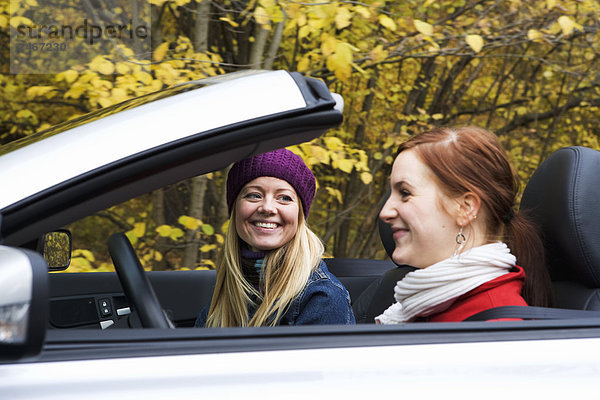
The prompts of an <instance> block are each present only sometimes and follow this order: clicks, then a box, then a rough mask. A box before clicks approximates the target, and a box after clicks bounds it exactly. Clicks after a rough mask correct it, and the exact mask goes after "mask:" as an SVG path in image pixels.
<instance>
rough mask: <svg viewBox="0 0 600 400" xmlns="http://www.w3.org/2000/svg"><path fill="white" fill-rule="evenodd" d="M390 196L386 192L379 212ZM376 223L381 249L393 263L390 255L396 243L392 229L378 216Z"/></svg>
mask: <svg viewBox="0 0 600 400" xmlns="http://www.w3.org/2000/svg"><path fill="white" fill-rule="evenodd" d="M390 194H391V193H390V191H389V190H388V192H387V193H386V195H385V197H384V198H383V201H382V202H381V207H379V209H380V210H381V209H382V208H383V205H384V204H385V202H386V201H387V199H388V198H389V197H390ZM377 221H378V226H379V238H380V239H381V243H382V244H383V247H384V248H385V251H386V253H387V254H388V256H389V257H390V258H391V259H392V261H393V260H394V259H393V258H392V253H393V252H394V250H395V249H396V243H394V237H393V235H394V233H393V232H392V228H391V227H390V225H389V224H386V223H385V222H383V221H382V220H381V218H379V216H377ZM394 264H395V263H394Z"/></svg>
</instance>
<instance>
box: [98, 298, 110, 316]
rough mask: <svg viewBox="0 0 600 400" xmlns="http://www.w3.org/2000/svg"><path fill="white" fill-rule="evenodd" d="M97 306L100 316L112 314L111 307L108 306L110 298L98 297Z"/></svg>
mask: <svg viewBox="0 0 600 400" xmlns="http://www.w3.org/2000/svg"><path fill="white" fill-rule="evenodd" d="M98 306H99V307H100V315H101V316H102V317H108V316H109V315H112V308H111V306H110V300H108V299H100V300H98Z"/></svg>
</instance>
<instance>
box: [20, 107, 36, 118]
mask: <svg viewBox="0 0 600 400" xmlns="http://www.w3.org/2000/svg"><path fill="white" fill-rule="evenodd" d="M16 116H17V118H19V119H29V118H35V114H34V113H33V112H31V111H30V110H27V109H25V110H19V111H18V112H17V115H16Z"/></svg>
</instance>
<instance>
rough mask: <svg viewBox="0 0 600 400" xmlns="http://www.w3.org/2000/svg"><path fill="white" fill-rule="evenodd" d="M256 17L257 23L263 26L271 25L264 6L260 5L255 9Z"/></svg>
mask: <svg viewBox="0 0 600 400" xmlns="http://www.w3.org/2000/svg"><path fill="white" fill-rule="evenodd" d="M254 19H255V20H256V23H257V24H259V25H262V26H263V28H267V27H268V26H269V14H268V13H267V10H265V9H264V8H263V7H260V6H258V7H256V8H255V9H254Z"/></svg>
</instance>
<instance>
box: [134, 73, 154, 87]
mask: <svg viewBox="0 0 600 400" xmlns="http://www.w3.org/2000/svg"><path fill="white" fill-rule="evenodd" d="M133 76H134V77H135V79H137V80H138V81H140V82H142V83H143V84H144V85H149V84H150V83H152V75H150V74H149V73H147V72H144V71H137V72H134V73H133Z"/></svg>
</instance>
